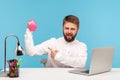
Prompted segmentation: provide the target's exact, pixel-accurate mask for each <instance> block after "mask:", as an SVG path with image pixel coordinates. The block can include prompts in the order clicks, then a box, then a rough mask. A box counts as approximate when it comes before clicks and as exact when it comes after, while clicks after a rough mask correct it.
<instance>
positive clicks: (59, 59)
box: [25, 15, 87, 68]
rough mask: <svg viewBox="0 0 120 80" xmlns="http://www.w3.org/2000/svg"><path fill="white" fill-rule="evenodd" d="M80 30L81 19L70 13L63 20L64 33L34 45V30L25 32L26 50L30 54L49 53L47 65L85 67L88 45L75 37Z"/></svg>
mask: <svg viewBox="0 0 120 80" xmlns="http://www.w3.org/2000/svg"><path fill="white" fill-rule="evenodd" d="M78 30H79V19H78V17H76V16H74V15H68V16H66V17H65V18H64V20H63V35H64V37H60V38H58V39H56V38H51V39H50V40H47V41H45V42H43V43H41V44H38V45H36V46H35V45H34V43H33V38H32V31H30V30H29V29H28V28H27V31H26V34H25V46H26V51H27V53H28V54H29V55H30V56H35V55H43V54H48V60H47V67H61V68H62V67H64V68H65V67H81V68H83V67H85V64H86V60H87V46H86V45H85V44H84V43H83V42H79V41H78V40H76V39H75V37H76V35H77V32H78Z"/></svg>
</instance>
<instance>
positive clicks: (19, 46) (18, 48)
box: [0, 34, 24, 77]
mask: <svg viewBox="0 0 120 80" xmlns="http://www.w3.org/2000/svg"><path fill="white" fill-rule="evenodd" d="M8 37H15V38H16V39H17V48H16V50H15V55H16V56H22V55H23V54H24V51H23V48H22V47H21V45H20V42H19V39H18V37H17V36H16V35H14V34H11V35H8V36H6V37H5V39H4V71H3V72H2V74H1V73H0V76H4V77H5V76H7V72H6V40H7V38H8Z"/></svg>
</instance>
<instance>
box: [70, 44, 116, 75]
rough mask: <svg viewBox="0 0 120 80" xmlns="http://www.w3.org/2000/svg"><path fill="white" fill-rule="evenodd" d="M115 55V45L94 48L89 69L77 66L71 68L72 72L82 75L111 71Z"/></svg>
mask: <svg viewBox="0 0 120 80" xmlns="http://www.w3.org/2000/svg"><path fill="white" fill-rule="evenodd" d="M113 56H114V47H113V46H111V47H103V48H94V49H93V50H92V58H91V62H90V67H89V69H86V68H76V69H74V70H70V71H69V72H70V73H75V74H81V75H95V74H99V73H104V72H109V71H110V70H111V68H112V60H113Z"/></svg>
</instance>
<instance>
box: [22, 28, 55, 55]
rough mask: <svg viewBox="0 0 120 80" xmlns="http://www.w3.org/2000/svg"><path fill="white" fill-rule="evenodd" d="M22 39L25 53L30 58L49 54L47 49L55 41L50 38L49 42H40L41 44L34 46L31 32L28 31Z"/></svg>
mask: <svg viewBox="0 0 120 80" xmlns="http://www.w3.org/2000/svg"><path fill="white" fill-rule="evenodd" d="M24 38H25V47H26V52H27V54H28V55H30V56H35V55H43V54H47V53H50V51H49V49H48V47H52V44H51V43H52V42H53V41H54V40H55V39H54V38H52V39H50V40H47V41H45V42H42V43H41V44H38V45H34V42H33V36H32V32H31V31H30V30H29V29H27V30H26V34H25V35H24Z"/></svg>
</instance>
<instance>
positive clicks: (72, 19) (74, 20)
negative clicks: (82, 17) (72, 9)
mask: <svg viewBox="0 0 120 80" xmlns="http://www.w3.org/2000/svg"><path fill="white" fill-rule="evenodd" d="M65 22H71V23H74V24H76V25H77V27H78V28H79V23H80V22H79V19H78V17H77V16H74V15H68V16H65V18H64V19H63V25H64V24H65Z"/></svg>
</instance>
